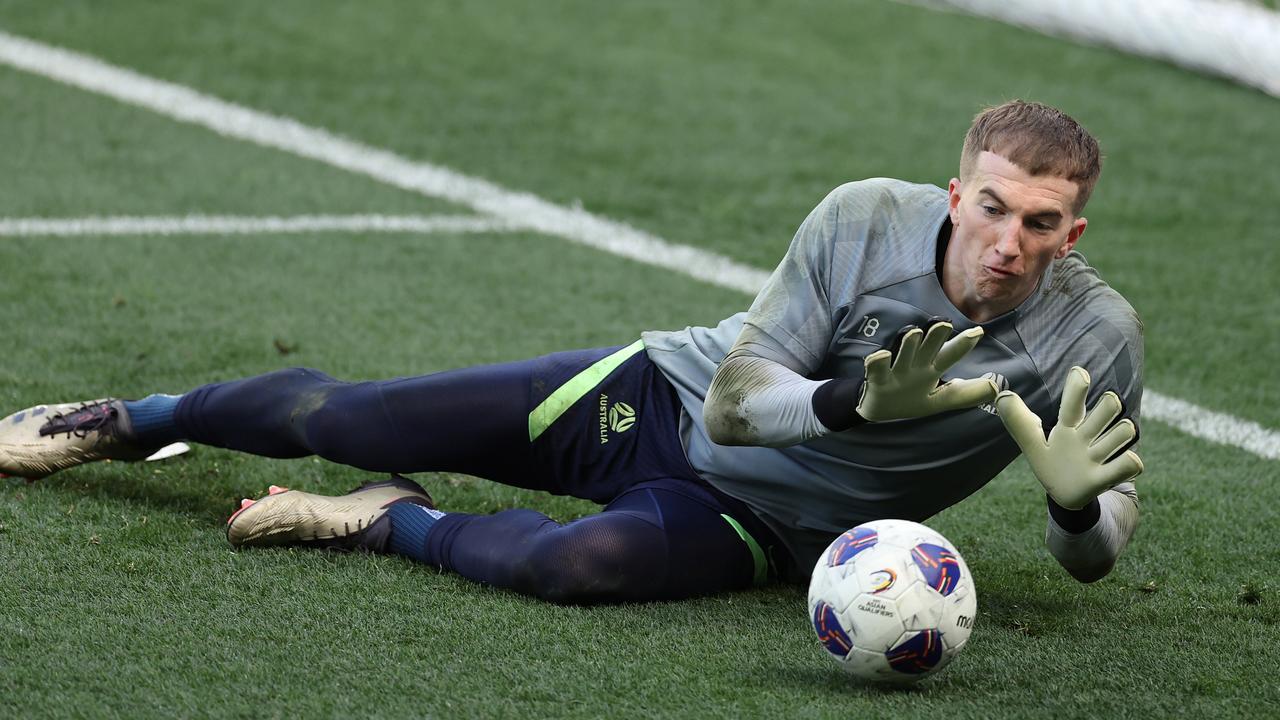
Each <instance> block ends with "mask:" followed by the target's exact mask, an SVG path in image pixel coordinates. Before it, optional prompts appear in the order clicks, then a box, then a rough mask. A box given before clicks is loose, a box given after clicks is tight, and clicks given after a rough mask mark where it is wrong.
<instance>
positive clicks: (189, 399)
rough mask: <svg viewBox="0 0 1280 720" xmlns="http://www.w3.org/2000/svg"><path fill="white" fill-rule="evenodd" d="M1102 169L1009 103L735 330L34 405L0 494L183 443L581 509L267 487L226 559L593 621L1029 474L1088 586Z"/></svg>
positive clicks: (808, 234) (1108, 482) (737, 577)
mask: <svg viewBox="0 0 1280 720" xmlns="http://www.w3.org/2000/svg"><path fill="white" fill-rule="evenodd" d="M1099 172H1100V156H1099V152H1098V146H1097V143H1096V141H1095V140H1094V139H1093V138H1092V137H1091V136H1090V135H1089V134H1088V133H1087V132H1086V131H1085V130H1084V129H1082V128H1081V127H1080V126H1079V125H1078V124H1076V122H1075V121H1074V120H1072V119H1071V118H1069V117H1067V116H1066V115H1064V114H1062V113H1061V112H1059V111H1057V110H1054V109H1053V108H1049V107H1046V106H1043V105H1039V104H1035V103H1024V102H1018V101H1015V102H1011V103H1006V104H1005V105H1001V106H999V107H996V108H992V109H989V110H987V111H985V112H983V113H982V114H980V115H979V116H978V117H977V118H976V119H975V121H974V124H973V126H972V127H971V128H970V130H969V133H968V136H967V137H966V139H965V144H964V149H963V153H962V156H961V160H960V173H959V175H960V177H959V178H958V179H952V180H951V181H950V184H949V187H948V189H947V190H943V189H941V188H937V187H933V186H930V185H913V184H909V183H906V182H902V181H898V180H887V179H875V180H866V181H862V182H855V183H849V184H847V185H843V186H841V187H839V188H837V189H836V190H835V191H833V192H832V193H831V194H830V195H829V196H828V197H827V198H826V199H825V200H823V201H822V202H821V203H820V204H819V205H818V206H817V208H815V209H814V210H813V212H812V213H810V215H809V217H808V218H807V219H806V220H805V221H804V223H803V225H801V226H800V229H799V231H798V232H797V233H796V236H795V239H794V241H793V242H792V244H791V247H790V249H789V250H788V252H787V254H786V256H785V257H784V258H783V260H782V263H781V264H780V265H779V266H778V268H777V270H776V271H775V272H774V273H773V276H772V277H771V278H770V279H769V282H768V284H767V285H766V286H765V287H764V289H763V290H762V291H761V292H760V294H759V296H758V297H757V298H756V299H755V302H754V303H753V304H752V306H751V309H750V310H749V311H748V312H745V313H740V314H738V315H735V316H734V317H731V318H729V319H727V320H725V321H724V322H722V323H720V325H719V326H717V327H715V328H686V329H684V330H681V331H677V332H649V333H644V335H643V339H642V340H639V341H637V342H635V343H633V344H631V345H628V346H626V347H620V348H619V347H614V348H604V349H597V350H583V351H575V352H565V353H558V354H554V355H548V356H545V357H541V358H537V359H534V360H527V361H523V362H515V363H509V364H504V365H495V366H488V367H475V368H468V369H462V370H454V371H450V372H443V373H438V374H434V375H427V376H422V377H413V378H402V379H398V380H388V381H381V382H365V383H355V384H352V383H345V382H338V381H336V380H334V379H332V378H330V377H328V376H327V375H324V374H322V373H320V372H317V371H315V370H307V369H291V370H282V371H279V372H274V373H270V374H267V375H263V376H260V377H254V378H248V379H244V380H237V381H234V382H227V383H217V384H213V385H206V386H204V387H200V388H197V389H195V390H192V391H190V392H188V393H185V394H183V395H180V396H171V395H153V396H150V397H147V398H145V399H142V400H138V401H122V400H111V399H108V400H101V401H95V402H89V403H76V404H70V405H56V406H39V407H35V408H30V409H27V410H24V411H22V412H19V413H16V414H14V415H12V416H10V417H9V418H6V419H5V420H3V421H0V472H3V473H6V474H9V475H17V476H23V477H28V478H37V477H42V476H44V475H47V474H49V473H52V472H54V471H56V470H59V469H63V468H67V467H71V466H73V465H78V464H81V463H85V462H89V461H92V460H98V459H102V458H116V459H124V460H129V459H138V458H142V457H144V456H146V455H147V454H149V453H150V452H151V451H152V450H154V449H155V448H158V447H160V446H162V445H165V444H167V443H170V442H173V441H176V440H180V439H181V440H190V441H194V442H199V443H204V444H208V445H214V446H217V447H223V448H232V449H235V450H240V451H243V452H248V453H254V454H257V455H264V456H268V457H278V458H296V457H302V456H306V455H311V454H316V455H320V456H322V457H325V458H328V459H330V460H333V461H335V462H340V463H346V464H348V465H352V466H355V467H358V468H363V469H365V470H369V471H373V472H380V473H414V472H426V471H449V472H460V473H466V474H470V475H476V476H479V477H483V478H488V479H490V480H495V481H497V482H501V483H506V484H509V485H515V486H519V487H525V488H534V489H539V490H546V491H548V492H551V493H557V494H568V495H573V496H575V497H580V498H585V499H587V500H592V501H595V502H597V503H601V504H603V505H604V506H605V507H604V509H603V511H601V512H600V513H598V514H595V515H591V516H589V517H585V518H582V519H579V520H576V521H574V522H571V523H568V524H564V525H561V524H560V523H557V522H555V521H553V520H551V519H549V518H547V517H546V516H544V515H542V514H540V513H537V512H534V511H532V510H508V511H505V512H500V513H497V514H494V515H486V516H481V515H469V514H464V513H449V512H442V511H441V510H439V509H436V507H435V505H434V502H433V501H432V499H431V498H430V497H429V496H428V495H427V493H426V492H425V491H424V490H423V489H422V488H421V487H419V486H418V485H417V484H415V483H413V482H412V481H410V480H407V479H405V478H403V477H400V476H399V475H393V477H392V478H391V479H390V480H382V481H379V482H374V483H371V484H368V485H365V486H363V487H361V488H358V489H356V490H355V491H353V492H352V493H350V494H348V495H344V496H341V497H325V496H320V495H313V494H309V493H304V492H299V491H296V490H288V491H286V490H282V489H280V488H272V494H270V495H268V496H267V497H265V498H262V499H260V500H258V501H256V502H253V501H249V500H246V501H245V502H244V504H243V507H242V508H241V509H240V510H239V511H238V512H237V513H236V514H235V515H234V516H232V518H231V520H230V521H229V523H228V527H227V537H228V538H229V539H230V541H231V542H232V544H234V545H237V546H240V545H278V544H293V545H306V546H313V547H329V548H343V549H355V548H361V549H365V550H369V551H372V552H390V553H396V554H399V555H403V556H406V557H409V558H413V559H415V560H418V561H421V562H423V563H426V564H428V565H432V566H437V567H440V568H444V569H447V570H451V571H453V572H457V573H459V574H461V575H464V576H466V577H468V578H472V579H474V580H476V581H479V582H483V583H489V584H492V585H496V586H500V587H506V588H512V589H514V590H517V591H519V592H523V593H528V594H532V595H536V596H538V597H541V598H545V599H547V600H552V601H555V602H573V603H589V602H607V601H627V600H654V599H674V598H684V597H690V596H695V595H701V594H706V593H714V592H720V591H725V590H732V589H737V588H744V587H747V586H749V585H751V584H752V583H759V582H763V581H765V580H766V579H767V578H768V577H769V576H770V575H774V576H780V577H784V578H804V577H807V576H808V569H809V568H810V567H811V565H812V563H813V562H814V560H815V558H816V557H817V555H818V554H819V552H820V551H821V550H822V548H823V547H825V546H826V545H827V543H828V542H830V541H831V539H832V538H833V537H834V536H835V535H837V534H839V533H840V532H842V531H844V530H845V529H847V528H849V527H850V526H853V525H856V524H859V523H862V522H865V521H867V520H872V519H877V518H891V517H892V518H905V519H910V520H923V519H925V518H928V517H929V516H931V515H933V514H934V513H937V512H938V511H939V510H942V509H943V508H945V507H948V506H950V505H953V504H955V503H957V502H959V501H960V500H962V499H964V498H965V497H967V496H968V495H969V494H971V493H973V492H974V491H975V490H977V489H978V488H980V487H982V485H984V484H985V483H986V482H988V481H989V480H991V479H992V478H994V477H995V476H996V475H997V474H998V473H999V472H1000V471H1001V470H1002V469H1003V468H1004V467H1005V466H1006V465H1008V464H1009V462H1010V461H1012V460H1013V459H1014V458H1015V457H1017V455H1018V453H1019V450H1021V451H1022V452H1023V453H1025V454H1026V456H1027V459H1028V460H1029V461H1030V463H1031V467H1032V469H1033V470H1034V471H1035V474H1036V476H1037V477H1038V478H1039V480H1040V482H1041V483H1042V484H1043V485H1044V489H1045V491H1046V492H1047V494H1048V508H1049V512H1048V534H1047V542H1048V546H1049V549H1050V551H1051V552H1052V553H1053V555H1054V556H1055V557H1056V558H1057V559H1058V561H1059V562H1060V563H1061V564H1062V565H1063V566H1064V567H1065V568H1066V569H1067V571H1068V572H1070V573H1071V574H1072V575H1073V576H1075V577H1076V578H1078V579H1079V580H1081V581H1083V582H1090V581H1093V580H1096V579H1098V578H1100V577H1102V576H1103V575H1105V574H1106V573H1107V572H1108V571H1109V570H1110V569H1111V567H1112V566H1113V564H1114V563H1115V560H1116V557H1117V556H1118V555H1119V553H1120V551H1121V550H1122V549H1123V548H1124V546H1125V544H1126V543H1127V542H1128V540H1129V538H1130V536H1131V535H1132V533H1133V530H1134V527H1135V525H1136V524H1137V515H1138V510H1137V497H1136V495H1135V494H1134V489H1133V485H1132V484H1131V483H1130V482H1128V481H1129V480H1132V479H1133V478H1134V477H1135V476H1136V475H1137V474H1138V473H1140V472H1141V471H1142V464H1141V461H1140V460H1139V459H1138V456H1137V455H1135V454H1134V453H1133V452H1131V451H1126V450H1125V447H1126V446H1128V445H1130V444H1132V442H1133V441H1134V440H1135V438H1136V433H1137V431H1136V426H1135V425H1134V419H1135V418H1136V417H1137V411H1138V402H1139V399H1140V398H1141V394H1142V337H1141V325H1140V323H1139V321H1138V318H1137V317H1136V315H1135V314H1134V312H1133V309H1132V308H1130V307H1129V305H1128V304H1127V303H1126V302H1125V301H1124V299H1123V298H1121V297H1120V296H1119V295H1118V294H1117V293H1116V292H1115V291H1113V290H1112V289H1111V288H1109V287H1108V286H1107V285H1106V284H1105V283H1103V282H1102V280H1100V279H1099V278H1098V276H1097V274H1096V273H1095V272H1094V271H1093V270H1092V269H1091V268H1090V267H1089V266H1088V265H1087V264H1086V263H1085V260H1084V258H1083V257H1081V256H1080V255H1079V254H1077V253H1074V252H1072V250H1073V248H1074V247H1075V244H1076V242H1077V241H1078V240H1079V239H1080V236H1081V235H1082V234H1083V233H1084V230H1085V226H1086V220H1085V218H1083V217H1081V215H1080V213H1081V211H1082V209H1083V208H1084V205H1085V203H1086V201H1087V200H1088V198H1089V194H1090V192H1091V191H1092V189H1093V186H1094V183H1095V182H1096V180H1097V177H1098V174H1099ZM1087 405H1088V406H1091V407H1092V411H1091V412H1088V413H1086V406H1087ZM1122 416H1125V417H1123V419H1121V417H1122ZM1042 419H1043V420H1045V421H1046V425H1054V427H1053V430H1052V432H1051V433H1050V434H1049V436H1048V438H1047V439H1046V436H1045V434H1044V431H1043V430H1042V429H1041V420H1042Z"/></svg>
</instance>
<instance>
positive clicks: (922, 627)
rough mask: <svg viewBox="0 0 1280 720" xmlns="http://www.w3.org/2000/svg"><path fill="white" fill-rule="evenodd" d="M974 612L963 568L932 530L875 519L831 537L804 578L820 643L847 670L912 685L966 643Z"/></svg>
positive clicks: (956, 555) (970, 587)
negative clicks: (809, 577)
mask: <svg viewBox="0 0 1280 720" xmlns="http://www.w3.org/2000/svg"><path fill="white" fill-rule="evenodd" d="M977 609H978V597H977V594H976V593H975V591H974V587H973V579H972V576H970V575H969V568H968V566H967V565H965V563H964V559H963V558H961V557H960V553H959V552H957V551H956V549H955V546H953V545H952V544H951V543H950V542H948V541H947V539H946V538H944V537H942V535H940V534H939V533H937V532H934V531H933V530H930V529H929V528H927V527H925V526H924V525H921V524H919V523H914V522H909V521H907V520H876V521H874V522H869V523H864V524H862V525H859V526H857V527H855V528H853V529H851V530H849V531H848V532H846V533H844V534H843V535H841V536H840V537H838V538H836V539H835V542H832V543H831V545H829V546H828V547H827V549H826V551H824V552H823V553H822V557H820V558H818V564H817V565H816V566H815V567H814V568H813V577H812V579H811V580H810V581H809V618H810V619H811V620H812V621H813V629H814V630H815V631H816V632H817V633H818V640H820V641H821V642H822V646H823V647H824V648H826V652H827V653H829V654H830V655H831V657H833V658H834V659H835V660H836V662H838V663H839V664H840V666H841V667H843V668H844V669H845V670H846V671H848V672H849V673H850V674H852V675H853V676H855V677H857V678H859V679H861V680H867V681H872V682H907V683H909V682H915V681H917V680H920V679H921V678H924V677H927V676H929V675H932V674H933V673H936V672H938V671H939V670H941V669H942V668H943V667H944V666H946V664H947V663H949V662H951V660H952V659H953V658H955V656H956V655H957V654H958V653H959V652H960V650H962V649H963V648H964V645H965V643H966V642H967V641H968V640H969V633H970V632H971V631H972V630H973V621H974V616H975V613H976V612H977Z"/></svg>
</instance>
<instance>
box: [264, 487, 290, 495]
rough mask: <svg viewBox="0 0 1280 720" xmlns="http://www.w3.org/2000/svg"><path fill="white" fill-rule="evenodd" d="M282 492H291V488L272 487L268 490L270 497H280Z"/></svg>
mask: <svg viewBox="0 0 1280 720" xmlns="http://www.w3.org/2000/svg"><path fill="white" fill-rule="evenodd" d="M282 492H289V488H287V487H280V486H279V485H272V486H271V487H269V488H267V494H268V495H279V494H280V493H282Z"/></svg>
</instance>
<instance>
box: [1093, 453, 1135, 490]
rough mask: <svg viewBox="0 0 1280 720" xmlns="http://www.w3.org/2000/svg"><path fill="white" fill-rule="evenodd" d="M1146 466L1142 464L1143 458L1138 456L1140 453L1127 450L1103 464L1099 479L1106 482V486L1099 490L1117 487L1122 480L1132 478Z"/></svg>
mask: <svg viewBox="0 0 1280 720" xmlns="http://www.w3.org/2000/svg"><path fill="white" fill-rule="evenodd" d="M1145 469H1146V468H1145V467H1143V465H1142V458H1140V457H1138V453H1136V452H1134V451H1132V450H1126V451H1125V453H1124V454H1123V455H1121V456H1120V457H1118V458H1116V459H1115V460H1112V461H1111V462H1109V463H1107V464H1105V465H1103V466H1102V467H1101V468H1100V470H1101V475H1100V476H1099V479H1101V480H1102V481H1104V482H1105V483H1106V486H1105V487H1104V488H1102V489H1101V490H1099V492H1102V490H1105V489H1107V488H1112V487H1115V486H1116V485H1119V484H1120V483H1122V482H1125V481H1127V480H1132V479H1134V478H1136V477H1138V476H1139V475H1141V474H1142V471H1143V470H1145Z"/></svg>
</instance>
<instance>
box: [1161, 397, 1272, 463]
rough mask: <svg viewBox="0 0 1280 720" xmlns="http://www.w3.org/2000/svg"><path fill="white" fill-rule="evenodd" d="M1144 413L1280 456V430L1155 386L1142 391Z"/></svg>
mask: <svg viewBox="0 0 1280 720" xmlns="http://www.w3.org/2000/svg"><path fill="white" fill-rule="evenodd" d="M1142 415H1143V417H1145V418H1151V419H1153V420H1159V421H1161V422H1163V423H1166V424H1169V425H1172V426H1173V427H1175V428H1177V429H1179V430H1181V431H1182V432H1184V433H1186V434H1188V435H1192V436H1194V437H1198V438H1202V439H1204V440H1209V441H1212V442H1216V443H1221V444H1223V445H1232V446H1234V447H1238V448H1241V449H1243V450H1248V451H1249V452H1251V453H1253V454H1254V455H1258V456H1260V457H1264V458H1267V459H1268V460H1280V433H1277V432H1275V431H1274V430H1268V429H1266V428H1264V427H1262V426H1261V425H1259V424H1258V423H1255V422H1250V421H1248V420H1241V419H1240V418H1238V417H1233V416H1231V415H1227V414H1226V413H1220V412H1214V411H1212V410H1206V409H1204V408H1202V407H1199V406H1197V405H1192V404H1191V403H1189V402H1187V401H1185V400H1179V399H1177V398H1173V397H1169V396H1168V395H1163V394H1161V393H1158V392H1155V391H1153V390H1147V391H1145V392H1143V393H1142Z"/></svg>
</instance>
